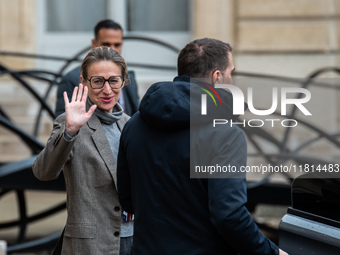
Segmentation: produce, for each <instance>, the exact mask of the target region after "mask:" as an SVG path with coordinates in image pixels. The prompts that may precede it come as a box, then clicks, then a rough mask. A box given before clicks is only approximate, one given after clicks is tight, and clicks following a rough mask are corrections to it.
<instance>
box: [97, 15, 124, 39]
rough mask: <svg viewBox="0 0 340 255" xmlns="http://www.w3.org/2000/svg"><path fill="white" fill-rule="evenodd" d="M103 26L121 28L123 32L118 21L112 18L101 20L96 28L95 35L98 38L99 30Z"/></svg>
mask: <svg viewBox="0 0 340 255" xmlns="http://www.w3.org/2000/svg"><path fill="white" fill-rule="evenodd" d="M102 28H106V29H114V30H121V31H122V32H123V29H122V27H121V25H119V24H118V23H116V22H114V21H113V20H111V19H105V20H102V21H100V22H99V23H98V24H97V25H96V26H95V28H94V35H95V37H96V38H97V37H98V33H99V30H100V29H102Z"/></svg>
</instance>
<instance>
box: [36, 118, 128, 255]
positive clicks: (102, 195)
mask: <svg viewBox="0 0 340 255" xmlns="http://www.w3.org/2000/svg"><path fill="white" fill-rule="evenodd" d="M128 118H129V117H128V116H127V115H126V114H124V115H123V117H122V118H121V119H120V120H119V121H118V122H117V125H118V127H119V129H120V130H122V129H123V127H124V125H125V123H126V121H127V120H128ZM65 122H66V118H65V114H62V115H60V116H59V117H58V118H57V119H56V120H55V122H54V126H53V130H52V134H51V136H50V138H49V140H48V142H47V144H46V147H45V148H44V150H42V152H41V153H40V154H39V156H38V157H37V159H36V161H35V162H34V164H33V172H34V175H35V176H36V177H37V178H38V179H39V180H44V181H46V180H52V179H55V178H57V177H58V176H59V174H60V172H61V171H62V169H63V173H64V176H65V182H66V190H67V222H66V226H65V230H64V234H63V236H62V238H61V239H60V241H61V240H62V241H63V242H62V251H61V254H102V255H107V254H112V255H118V254H119V244H120V234H119V233H120V225H121V212H122V211H121V207H120V204H119V201H118V194H117V189H116V187H117V180H116V163H115V161H114V158H113V155H112V151H111V149H110V145H109V142H108V140H107V137H106V134H105V131H104V129H103V127H102V125H101V123H100V121H99V119H98V117H97V116H95V115H94V114H93V115H92V117H91V118H90V120H89V121H88V122H87V123H86V124H85V125H84V126H83V127H82V128H81V129H80V131H79V134H78V136H76V137H75V138H74V139H73V140H72V141H68V140H66V139H65V138H64V131H65Z"/></svg>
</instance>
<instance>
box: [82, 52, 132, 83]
mask: <svg viewBox="0 0 340 255" xmlns="http://www.w3.org/2000/svg"><path fill="white" fill-rule="evenodd" d="M100 61H112V62H113V63H115V64H117V65H118V66H119V67H120V70H121V71H122V73H121V75H122V76H123V77H124V79H125V85H128V84H129V83H130V79H129V76H128V74H127V65H126V62H125V60H124V58H123V57H122V56H121V55H119V53H118V52H117V51H115V50H114V49H111V48H110V47H106V46H101V47H96V48H93V49H92V50H91V51H90V52H89V53H87V55H86V57H85V58H84V60H83V62H82V64H81V67H80V74H81V75H82V76H83V77H86V78H89V77H88V73H87V71H88V67H89V66H90V65H91V64H92V63H95V62H100Z"/></svg>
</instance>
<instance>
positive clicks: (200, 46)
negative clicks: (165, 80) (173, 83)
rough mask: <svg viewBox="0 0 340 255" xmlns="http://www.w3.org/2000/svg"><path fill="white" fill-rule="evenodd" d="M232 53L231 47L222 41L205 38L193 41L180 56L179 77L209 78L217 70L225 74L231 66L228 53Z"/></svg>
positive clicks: (178, 62)
mask: <svg viewBox="0 0 340 255" xmlns="http://www.w3.org/2000/svg"><path fill="white" fill-rule="evenodd" d="M231 51H232V48H231V46H230V45H229V44H228V43H225V42H222V41H220V40H216V39H211V38H203V39H197V40H195V41H192V42H190V43H188V44H187V45H186V46H185V47H184V48H183V49H182V50H181V52H180V54H179V56H178V60H177V72H178V75H179V76H188V77H193V78H208V77H209V75H211V74H212V73H213V72H214V71H215V70H220V71H221V72H222V73H223V72H224V71H225V70H226V69H227V67H228V65H229V58H228V53H229V52H231Z"/></svg>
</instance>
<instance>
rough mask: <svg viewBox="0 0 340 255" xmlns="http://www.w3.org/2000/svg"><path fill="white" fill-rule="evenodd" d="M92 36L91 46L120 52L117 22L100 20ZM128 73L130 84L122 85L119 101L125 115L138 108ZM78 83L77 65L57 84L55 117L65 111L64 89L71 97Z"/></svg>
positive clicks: (132, 78) (131, 74) (120, 31)
mask: <svg viewBox="0 0 340 255" xmlns="http://www.w3.org/2000/svg"><path fill="white" fill-rule="evenodd" d="M94 36H95V38H94V39H92V48H95V47H99V46H107V47H110V48H112V49H114V50H115V51H117V52H118V53H119V54H121V51H122V48H123V42H124V41H123V29H122V27H121V26H120V25H119V24H118V23H117V22H114V21H113V20H110V19H106V20H102V21H100V22H99V23H98V24H97V25H96V26H95V28H94ZM128 75H129V78H130V84H129V85H127V86H124V87H123V89H122V91H121V95H120V98H119V103H120V105H121V106H122V107H123V109H124V112H125V113H126V114H127V115H129V116H132V115H133V114H134V113H135V112H136V111H137V110H138V107H139V96H138V90H137V82H136V79H135V73H134V72H133V71H129V72H128ZM79 83H80V66H77V67H76V68H74V69H73V70H71V71H70V72H68V73H67V74H66V75H65V76H64V77H63V79H62V80H61V82H60V84H59V85H58V91H57V102H56V110H55V115H56V117H57V116H59V115H60V114H62V113H64V112H65V102H64V96H63V93H64V91H66V93H67V96H68V98H69V99H71V98H72V93H73V90H74V88H75V87H76V86H78V85H79Z"/></svg>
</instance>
